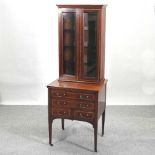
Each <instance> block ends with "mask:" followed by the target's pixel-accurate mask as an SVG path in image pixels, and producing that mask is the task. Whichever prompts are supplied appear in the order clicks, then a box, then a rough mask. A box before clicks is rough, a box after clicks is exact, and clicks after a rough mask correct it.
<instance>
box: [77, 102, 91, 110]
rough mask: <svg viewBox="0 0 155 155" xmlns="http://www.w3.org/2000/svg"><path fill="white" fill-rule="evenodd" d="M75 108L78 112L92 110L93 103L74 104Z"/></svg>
mask: <svg viewBox="0 0 155 155" xmlns="http://www.w3.org/2000/svg"><path fill="white" fill-rule="evenodd" d="M75 106H76V107H75V108H78V109H80V110H91V111H92V110H94V103H93V102H88V101H87V102H76V105H75Z"/></svg>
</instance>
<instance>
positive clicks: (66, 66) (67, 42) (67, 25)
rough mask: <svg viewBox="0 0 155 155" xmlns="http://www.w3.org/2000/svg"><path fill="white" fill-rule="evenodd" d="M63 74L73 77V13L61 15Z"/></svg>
mask: <svg viewBox="0 0 155 155" xmlns="http://www.w3.org/2000/svg"><path fill="white" fill-rule="evenodd" d="M63 73H64V74H68V75H75V13H74V12H69V13H63Z"/></svg>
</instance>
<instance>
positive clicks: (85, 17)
mask: <svg viewBox="0 0 155 155" xmlns="http://www.w3.org/2000/svg"><path fill="white" fill-rule="evenodd" d="M99 19H100V12H99V10H83V11H82V13H81V27H82V29H81V40H80V41H81V44H80V45H81V52H80V53H81V56H80V64H81V65H80V78H81V80H82V81H90V82H93V81H94V82H95V81H97V80H98V78H99V65H98V64H99V33H100V27H99V25H100V20H99Z"/></svg>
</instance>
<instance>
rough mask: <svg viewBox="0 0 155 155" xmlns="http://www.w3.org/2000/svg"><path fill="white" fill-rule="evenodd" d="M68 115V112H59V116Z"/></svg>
mask: <svg viewBox="0 0 155 155" xmlns="http://www.w3.org/2000/svg"><path fill="white" fill-rule="evenodd" d="M66 114H67V112H66V111H63V112H62V113H61V112H59V115H60V116H63V115H66Z"/></svg>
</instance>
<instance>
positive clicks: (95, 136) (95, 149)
mask: <svg viewBox="0 0 155 155" xmlns="http://www.w3.org/2000/svg"><path fill="white" fill-rule="evenodd" d="M97 127H98V124H97V123H96V124H95V125H94V151H95V152H97Z"/></svg>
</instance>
